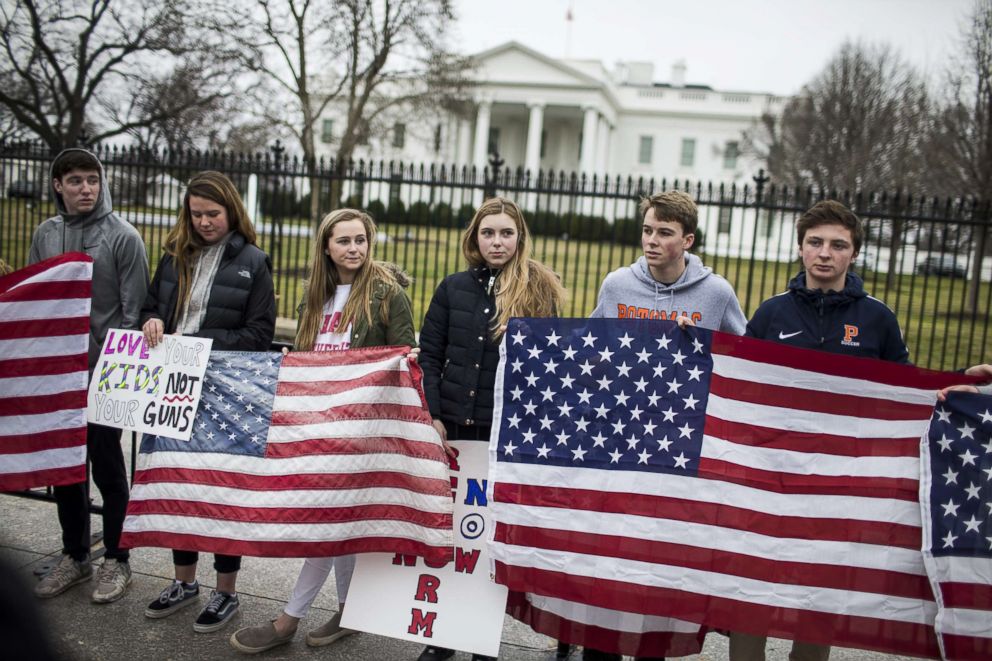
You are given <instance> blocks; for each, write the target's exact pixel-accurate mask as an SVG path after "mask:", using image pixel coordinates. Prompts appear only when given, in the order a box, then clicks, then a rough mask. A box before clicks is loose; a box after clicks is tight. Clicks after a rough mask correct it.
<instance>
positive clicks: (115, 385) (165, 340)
mask: <svg viewBox="0 0 992 661" xmlns="http://www.w3.org/2000/svg"><path fill="white" fill-rule="evenodd" d="M149 323H150V322H149ZM159 323H161V322H159ZM149 330H151V331H153V332H152V337H153V339H154V342H151V341H147V337H148V335H149V332H148V331H149ZM154 330H155V329H154V328H151V329H150V328H149V324H147V323H146V324H145V332H144V333H139V332H137V331H129V330H120V329H114V330H111V331H110V332H108V333H107V339H106V340H105V341H104V343H103V351H102V352H101V355H100V360H99V362H97V365H96V369H95V370H94V372H93V376H92V377H91V379H90V388H89V395H88V397H87V409H86V419H87V420H88V421H89V422H94V423H97V424H101V425H107V426H109V427H121V428H126V429H135V430H137V431H142V432H145V433H149V434H156V435H159V436H166V437H169V438H178V439H182V440H186V441H188V440H189V438H190V434H191V432H192V424H193V417H194V415H195V414H196V407H197V405H198V404H199V401H200V388H201V387H202V384H203V374H204V372H205V371H206V369H207V358H208V356H209V355H210V347H211V345H212V344H213V340H210V339H205V338H199V337H180V336H175V335H165V336H161V335H158V336H156V335H155V333H154Z"/></svg>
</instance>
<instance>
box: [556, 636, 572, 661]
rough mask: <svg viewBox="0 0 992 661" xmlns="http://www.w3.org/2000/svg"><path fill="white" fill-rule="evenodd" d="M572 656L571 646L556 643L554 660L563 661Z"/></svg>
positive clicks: (559, 642)
mask: <svg viewBox="0 0 992 661" xmlns="http://www.w3.org/2000/svg"><path fill="white" fill-rule="evenodd" d="M571 654H572V646H571V645H569V644H568V643H563V642H561V641H560V640H559V641H558V648H557V649H556V650H555V659H556V660H557V661H564V659H567V658H568V657H569V656H571Z"/></svg>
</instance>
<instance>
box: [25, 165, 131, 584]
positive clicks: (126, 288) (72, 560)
mask: <svg viewBox="0 0 992 661" xmlns="http://www.w3.org/2000/svg"><path fill="white" fill-rule="evenodd" d="M51 180H52V191H53V195H52V199H53V200H54V201H55V208H56V210H58V215H57V216H55V217H54V218H49V219H48V220H46V221H45V222H43V223H42V224H41V225H39V226H38V229H37V230H35V233H34V236H33V237H32V239H31V252H30V257H29V260H28V261H29V262H30V263H31V264H34V263H35V262H40V261H42V260H44V259H48V258H49V257H55V256H57V255H61V254H63V253H66V252H85V253H86V254H88V255H89V256H90V257H92V258H93V294H92V303H91V308H90V346H89V369H90V375H91V376H92V373H93V368H94V366H95V365H96V362H97V358H98V357H99V355H100V349H101V348H102V346H103V340H104V338H105V337H106V335H107V331H108V330H109V329H111V328H137V323H138V314H139V312H140V311H141V305H142V303H144V300H145V293H146V292H147V290H148V259H147V258H146V256H145V244H144V242H143V241H142V239H141V235H140V234H138V232H137V230H135V229H134V227H132V226H131V225H129V224H128V223H126V222H124V221H123V220H121V219H120V218H118V217H117V215H116V214H114V212H113V210H112V209H111V203H110V190H109V188H108V185H107V177H106V175H105V174H104V171H103V165H102V164H101V163H100V161H99V160H98V159H97V158H96V156H94V155H93V154H91V153H90V152H88V151H86V150H85V149H66V150H65V151H63V152H62V153H60V154H59V155H58V156H56V157H55V160H54V161H53V162H52V168H51ZM120 438H121V432H120V430H119V429H114V428H111V427H104V426H103V425H94V424H88V425H87V428H86V448H87V455H88V458H89V461H90V463H91V464H92V466H93V469H92V470H93V481H94V482H95V483H96V486H97V488H99V489H100V494H101V496H102V497H103V543H104V547H105V548H106V556H105V559H104V561H103V565H102V566H101V568H100V571H99V572H98V574H97V586H96V588H95V589H94V591H93V601H94V602H95V603H109V602H111V601H116V600H118V599H120V598H121V597H122V596H124V591H125V590H126V589H127V586H128V584H129V583H130V582H131V568H130V566H129V565H128V552H127V551H123V550H121V549H120V547H119V542H120V537H121V528H122V527H123V525H124V512H125V510H126V509H127V501H128V482H127V469H126V467H125V465H124V454H123V452H122V451H121V441H120ZM55 500H56V503H57V505H58V514H59V524H60V525H61V526H62V553H63V556H62V560H61V561H60V562H59V564H58V566H56V567H55V569H53V570H52V571H51V572H50V573H49V574H48V575H47V576H45V578H43V579H42V580H41V582H39V583H38V585H37V586H35V590H34V592H35V595H37V596H38V597H42V598H47V597H54V596H56V595H58V594H62V593H63V592H65V591H66V590H68V589H69V588H71V587H72V586H73V585H77V584H79V583H83V582H86V581H88V580H90V577H91V576H92V574H93V568H92V566H91V565H90V557H89V551H90V512H89V483H88V482H80V483H78V484H71V485H66V486H60V487H55Z"/></svg>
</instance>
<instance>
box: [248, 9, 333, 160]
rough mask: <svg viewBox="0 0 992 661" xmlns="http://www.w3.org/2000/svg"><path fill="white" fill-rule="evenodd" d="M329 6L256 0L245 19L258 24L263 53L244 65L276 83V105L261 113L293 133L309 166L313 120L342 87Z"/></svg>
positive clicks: (312, 154)
mask: <svg viewBox="0 0 992 661" xmlns="http://www.w3.org/2000/svg"><path fill="white" fill-rule="evenodd" d="M333 9H334V7H333V4H332V3H328V2H322V1H320V0H257V2H256V4H255V6H254V9H253V10H248V12H246V14H245V15H244V19H243V23H244V24H250V23H252V22H254V23H257V26H256V28H257V29H256V32H257V33H258V36H257V37H256V38H257V39H258V41H257V47H258V49H259V53H260V55H261V57H253V58H252V60H251V61H249V62H248V65H249V66H250V67H251V68H252V69H253V70H254V71H256V72H257V73H259V74H261V75H263V76H264V77H265V78H267V80H268V82H269V83H270V84H271V85H272V86H274V87H275V92H276V93H275V94H274V95H273V101H274V103H272V104H270V105H269V107H267V108H265V107H263V114H264V115H265V116H267V117H268V118H269V119H270V120H272V121H276V122H278V123H280V124H282V125H283V126H284V127H285V128H286V129H287V130H288V131H290V132H291V133H292V134H293V135H294V136H295V137H296V139H297V140H298V141H299V144H300V148H301V149H302V151H303V158H304V160H305V161H306V162H307V163H308V164H310V165H313V163H314V161H315V160H316V143H315V139H314V132H315V130H316V129H315V126H316V122H317V120H318V118H319V117H320V115H321V114H322V113H323V112H324V111H325V110H326V108H327V106H328V104H329V103H330V102H331V101H332V100H333V99H334V98H335V97H336V96H337V94H338V93H339V92H340V90H341V87H342V85H343V82H342V81H341V80H336V79H335V76H334V75H333V69H334V63H335V61H336V58H337V57H338V56H339V55H340V53H341V52H342V50H343V45H342V44H341V43H340V40H339V39H337V38H336V37H337V36H338V34H339V30H340V27H341V26H340V25H339V23H338V22H337V20H336V16H335V14H334V11H333ZM287 97H288V98H289V100H290V105H289V106H286V105H285V101H286V99H287Z"/></svg>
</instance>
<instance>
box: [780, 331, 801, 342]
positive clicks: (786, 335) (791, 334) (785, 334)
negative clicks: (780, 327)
mask: <svg viewBox="0 0 992 661" xmlns="http://www.w3.org/2000/svg"><path fill="white" fill-rule="evenodd" d="M800 333H802V331H801V330H797V331H796V332H795V333H783V332H782V331H779V332H778V339H780V340H787V339H789V338H790V337H795V336H796V335H799V334H800Z"/></svg>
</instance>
